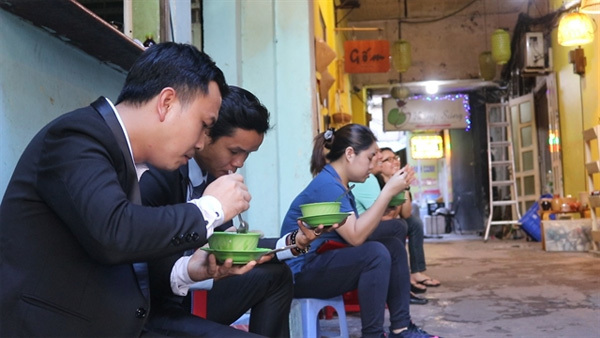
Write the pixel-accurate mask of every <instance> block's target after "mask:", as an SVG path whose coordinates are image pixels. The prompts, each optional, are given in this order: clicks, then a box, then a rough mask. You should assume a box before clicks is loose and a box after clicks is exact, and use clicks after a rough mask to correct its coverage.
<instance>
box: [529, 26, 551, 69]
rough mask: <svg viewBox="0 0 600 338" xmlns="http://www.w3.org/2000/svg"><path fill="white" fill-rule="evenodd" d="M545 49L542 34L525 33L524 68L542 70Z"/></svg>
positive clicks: (544, 63)
mask: <svg viewBox="0 0 600 338" xmlns="http://www.w3.org/2000/svg"><path fill="white" fill-rule="evenodd" d="M545 59H546V49H545V48H544V34H543V33H542V32H529V33H525V68H530V69H536V68H537V69H544V68H545V67H546V61H545Z"/></svg>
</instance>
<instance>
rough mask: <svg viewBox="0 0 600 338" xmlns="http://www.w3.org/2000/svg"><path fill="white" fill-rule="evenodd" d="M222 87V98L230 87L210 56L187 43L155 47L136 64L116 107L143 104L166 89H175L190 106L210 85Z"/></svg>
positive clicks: (164, 44)
mask: <svg viewBox="0 0 600 338" xmlns="http://www.w3.org/2000/svg"><path fill="white" fill-rule="evenodd" d="M211 81H214V82H216V83H217V85H218V86H219V91H220V92H221V97H224V96H226V95H227V93H228V91H229V88H228V86H227V83H226V82H225V76H224V75H223V72H222V71H221V69H219V67H217V65H216V64H215V62H214V61H213V60H212V59H211V58H210V56H208V55H206V54H205V53H203V52H201V51H199V50H198V49H197V48H196V47H194V46H192V45H188V44H179V43H174V42H164V43H159V44H156V45H154V46H152V47H150V48H148V49H147V50H145V51H144V52H143V53H142V55H140V57H139V58H138V59H137V60H136V61H135V63H134V64H133V66H132V67H131V69H130V70H129V73H128V74H127V78H126V79H125V84H124V85H123V89H122V90H121V94H119V98H118V99H117V101H116V104H118V103H120V102H129V103H132V104H134V105H141V104H143V103H145V102H148V101H150V100H151V99H152V98H153V97H155V96H156V95H158V94H159V93H160V91H161V90H163V89H164V88H166V87H172V88H173V89H175V90H176V91H177V95H178V97H179V99H180V100H181V102H182V104H187V103H190V102H191V101H192V100H193V99H195V96H196V95H198V94H199V93H202V94H207V93H208V84H209V83H210V82H211Z"/></svg>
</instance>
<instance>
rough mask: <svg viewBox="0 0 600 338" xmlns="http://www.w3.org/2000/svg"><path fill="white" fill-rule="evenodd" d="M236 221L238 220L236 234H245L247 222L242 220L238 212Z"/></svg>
mask: <svg viewBox="0 0 600 338" xmlns="http://www.w3.org/2000/svg"><path fill="white" fill-rule="evenodd" d="M238 221H240V225H239V226H238V228H237V233H238V234H245V233H247V232H248V222H246V221H244V219H243V218H242V214H238Z"/></svg>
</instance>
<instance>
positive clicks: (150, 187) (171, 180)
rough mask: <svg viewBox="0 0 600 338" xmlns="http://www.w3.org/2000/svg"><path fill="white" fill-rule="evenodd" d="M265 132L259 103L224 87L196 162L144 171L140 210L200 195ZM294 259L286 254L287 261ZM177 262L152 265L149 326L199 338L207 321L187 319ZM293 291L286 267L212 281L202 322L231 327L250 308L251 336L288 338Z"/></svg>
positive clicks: (234, 165) (264, 268) (249, 95)
mask: <svg viewBox="0 0 600 338" xmlns="http://www.w3.org/2000/svg"><path fill="white" fill-rule="evenodd" d="M269 128H270V127H269V112H268V110H267V109H266V108H265V107H264V106H263V105H262V104H261V103H260V101H259V100H258V98H256V97H255V96H254V95H253V94H252V93H250V92H248V91H247V90H244V89H242V88H239V87H235V86H230V87H229V94H228V95H227V96H226V97H224V98H223V102H222V105H221V109H220V111H219V119H218V120H217V122H216V123H215V125H214V126H213V127H212V128H211V130H210V132H209V137H208V140H207V144H206V146H205V147H204V148H203V149H202V150H197V151H196V154H195V156H194V160H190V161H189V164H188V165H185V166H183V167H181V168H180V169H179V170H177V171H175V172H167V171H161V170H157V169H155V168H150V170H148V171H147V172H146V173H144V175H143V176H142V178H141V180H140V189H141V192H142V200H143V202H144V204H145V205H155V206H160V205H166V204H171V203H181V202H184V201H186V200H188V199H190V198H192V197H193V194H194V193H198V194H201V193H202V191H201V190H202V188H200V191H198V188H193V187H194V186H197V187H201V186H203V185H204V184H205V183H206V182H211V181H213V180H214V179H215V177H223V176H227V175H228V174H229V173H231V172H235V171H237V169H239V168H241V167H242V166H243V165H244V162H245V161H246V159H247V158H248V155H249V154H250V153H252V152H254V151H257V150H258V148H259V147H260V145H261V144H262V141H263V139H264V135H265V133H266V132H267V130H268V129H269ZM227 228H230V229H229V230H233V231H235V228H234V227H233V224H232V222H229V223H226V224H223V225H222V226H221V227H219V228H218V229H216V230H217V231H219V230H221V231H224V230H227ZM301 229H302V228H301ZM304 230H306V229H304ZM319 231H322V229H319ZM286 239H287V236H284V238H283V240H282V241H281V242H280V244H279V245H280V246H283V245H284V244H286V242H285V240H286ZM312 239H314V233H313V232H312V231H311V232H307V233H306V235H305V234H304V233H302V234H300V233H298V236H297V240H298V241H300V242H301V243H303V244H302V245H301V247H302V248H304V247H306V244H307V243H308V242H309V241H310V240H312ZM273 245H274V243H272V244H271V246H273ZM261 246H264V244H262V245H261ZM299 253H300V252H298V251H294V252H291V251H289V250H288V252H287V255H288V256H290V255H293V254H296V255H297V254H299ZM285 255H286V252H282V253H280V257H281V258H285ZM182 259H183V260H185V255H184V256H183V257H182V255H181V254H179V255H173V256H172V257H167V258H164V259H160V260H155V261H152V262H150V275H151V278H150V280H151V290H152V302H153V304H160V305H159V306H158V309H157V310H156V311H153V312H152V314H151V316H150V319H149V322H148V325H149V326H150V327H152V330H153V331H156V332H161V333H164V334H169V335H177V336H179V335H192V336H193V335H196V336H197V335H201V334H203V333H205V331H206V329H205V328H204V327H203V326H204V325H205V323H204V322H203V321H202V320H200V318H199V317H196V316H194V315H192V314H191V312H190V304H189V302H188V301H187V300H189V295H188V297H187V298H184V297H182V296H181V295H185V294H186V293H187V291H188V288H189V285H185V283H182V282H180V283H177V282H174V280H177V279H175V278H173V276H174V275H175V274H176V271H177V269H176V268H173V266H176V264H177V262H178V260H182ZM186 279H187V278H186V277H185V276H184V277H183V278H182V280H186ZM293 293H294V292H293V280H292V274H291V271H290V269H289V268H288V267H287V265H286V264H281V263H279V262H275V263H272V264H262V265H260V266H257V267H255V268H254V269H253V270H252V271H250V272H248V273H245V274H243V275H238V276H232V277H228V278H224V279H221V280H218V281H215V282H214V283H213V285H212V287H211V288H210V291H208V293H207V304H206V312H207V319H209V320H212V321H215V322H218V323H221V324H226V325H229V324H231V323H232V322H234V321H235V320H236V319H237V318H238V317H240V316H241V315H242V314H244V313H245V312H246V311H247V310H248V309H250V308H251V309H252V311H251V316H250V326H249V331H250V332H253V333H257V334H260V335H263V336H268V337H287V336H289V320H288V317H289V311H290V305H291V301H292V298H293ZM178 295H180V296H178ZM155 308H156V307H155Z"/></svg>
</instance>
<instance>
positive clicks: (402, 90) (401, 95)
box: [390, 86, 410, 100]
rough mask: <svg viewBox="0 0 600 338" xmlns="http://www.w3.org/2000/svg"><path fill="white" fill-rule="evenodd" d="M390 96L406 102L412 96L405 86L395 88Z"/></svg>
mask: <svg viewBox="0 0 600 338" xmlns="http://www.w3.org/2000/svg"><path fill="white" fill-rule="evenodd" d="M390 94H391V95H392V97H393V98H395V99H400V100H404V99H406V98H408V96H409V95H410V90H409V89H408V88H406V87H405V86H400V87H393V88H392V91H391V93H390Z"/></svg>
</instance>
